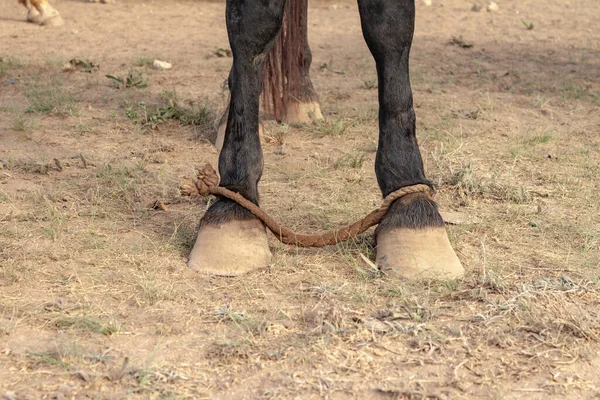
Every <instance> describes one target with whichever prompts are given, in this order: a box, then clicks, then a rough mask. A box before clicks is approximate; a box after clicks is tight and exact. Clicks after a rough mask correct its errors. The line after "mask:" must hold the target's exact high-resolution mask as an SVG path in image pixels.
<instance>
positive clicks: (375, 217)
mask: <svg viewBox="0 0 600 400" xmlns="http://www.w3.org/2000/svg"><path fill="white" fill-rule="evenodd" d="M218 185H219V177H218V175H217V172H216V171H215V170H214V168H213V167H212V166H211V165H210V164H206V165H205V166H204V167H202V168H200V169H199V170H198V180H196V181H195V182H194V185H193V186H187V185H186V186H183V187H182V188H181V194H182V195H185V196H193V195H195V194H196V193H197V194H198V195H200V196H202V197H206V196H208V195H210V194H212V195H215V196H222V197H226V198H228V199H230V200H233V201H235V202H236V203H238V204H239V205H241V206H242V207H244V208H246V209H247V210H248V211H250V212H251V213H252V214H254V216H256V218H258V219H260V220H261V221H262V222H264V224H265V225H266V226H267V228H269V230H270V231H271V232H273V234H274V235H275V237H277V239H279V241H281V242H282V243H285V244H292V245H296V246H300V247H323V246H330V245H334V244H337V243H339V242H343V241H345V240H348V239H352V238H354V237H356V236H358V235H360V234H361V233H363V232H365V231H366V230H367V229H369V228H370V227H372V226H374V225H377V224H378V223H379V222H380V221H381V219H382V218H383V217H384V216H385V213H386V212H387V210H388V208H389V207H390V206H391V205H392V203H393V202H394V201H395V200H398V199H399V198H401V197H404V196H406V195H409V194H413V193H426V194H428V196H429V197H433V194H434V192H433V190H432V189H431V188H430V187H429V186H427V185H424V184H418V185H412V186H406V187H403V188H401V189H398V190H396V191H395V192H392V193H390V194H389V195H388V196H386V197H385V198H384V199H383V202H382V203H381V206H380V207H379V208H378V209H377V210H373V211H371V212H370V213H369V214H368V215H367V216H366V217H364V218H363V219H361V220H359V221H356V222H355V223H353V224H351V225H348V226H345V227H343V228H341V229H339V230H337V231H330V232H325V233H322V234H318V235H301V234H297V233H294V232H292V231H291V230H290V229H288V228H286V227H284V226H281V225H280V224H279V223H278V222H277V221H275V219H273V217H271V216H270V215H269V214H267V213H266V212H265V211H263V210H262V209H261V208H260V207H258V206H257V205H256V204H254V203H252V202H251V201H249V200H247V199H246V198H245V197H244V196H242V195H241V194H239V193H236V192H232V191H231V190H229V189H226V188H224V187H221V186H218Z"/></svg>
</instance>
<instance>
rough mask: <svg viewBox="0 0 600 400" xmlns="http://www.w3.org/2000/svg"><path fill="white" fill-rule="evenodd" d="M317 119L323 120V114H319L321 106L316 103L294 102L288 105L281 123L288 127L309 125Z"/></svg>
mask: <svg viewBox="0 0 600 400" xmlns="http://www.w3.org/2000/svg"><path fill="white" fill-rule="evenodd" d="M319 119H323V114H322V113H321V106H320V105H319V103H318V102H316V101H315V102H310V103H296V102H294V103H292V104H290V106H289V108H288V110H287V113H286V115H285V116H284V117H283V121H282V122H284V123H286V124H288V125H300V124H309V123H311V122H313V120H319Z"/></svg>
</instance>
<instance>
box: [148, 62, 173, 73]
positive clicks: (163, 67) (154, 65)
mask: <svg viewBox="0 0 600 400" xmlns="http://www.w3.org/2000/svg"><path fill="white" fill-rule="evenodd" d="M152 68H154V69H157V70H159V71H165V70H167V69H171V68H173V65H172V64H171V63H168V62H166V61H160V60H154V62H153V63H152Z"/></svg>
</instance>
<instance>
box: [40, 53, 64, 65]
mask: <svg viewBox="0 0 600 400" xmlns="http://www.w3.org/2000/svg"><path fill="white" fill-rule="evenodd" d="M44 64H46V65H48V66H51V67H62V66H63V65H65V59H64V58H62V57H60V56H59V57H46V59H45V60H44Z"/></svg>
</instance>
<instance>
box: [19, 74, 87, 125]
mask: <svg viewBox="0 0 600 400" xmlns="http://www.w3.org/2000/svg"><path fill="white" fill-rule="evenodd" d="M25 96H26V97H27V100H28V101H29V105H28V106H27V109H26V110H25V111H26V112H28V113H34V112H39V113H51V112H56V113H66V114H68V115H71V116H73V115H77V114H78V113H79V110H78V109H77V107H76V104H77V100H75V98H74V97H73V95H71V93H69V92H68V91H67V90H65V89H64V88H63V87H62V82H61V81H60V80H59V79H58V78H55V79H52V80H50V81H48V82H45V83H42V82H39V81H36V82H32V83H31V84H29V85H27V87H26V89H25Z"/></svg>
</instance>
